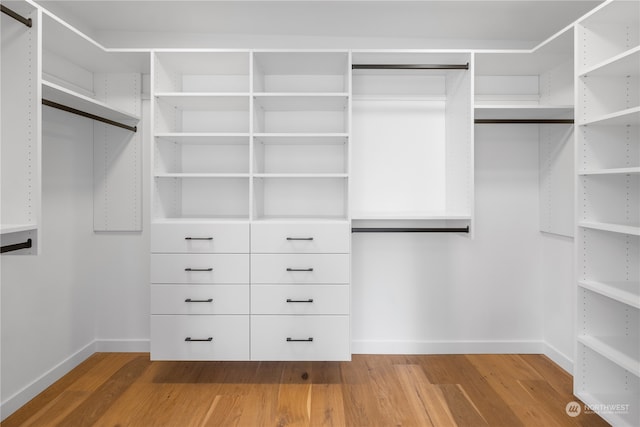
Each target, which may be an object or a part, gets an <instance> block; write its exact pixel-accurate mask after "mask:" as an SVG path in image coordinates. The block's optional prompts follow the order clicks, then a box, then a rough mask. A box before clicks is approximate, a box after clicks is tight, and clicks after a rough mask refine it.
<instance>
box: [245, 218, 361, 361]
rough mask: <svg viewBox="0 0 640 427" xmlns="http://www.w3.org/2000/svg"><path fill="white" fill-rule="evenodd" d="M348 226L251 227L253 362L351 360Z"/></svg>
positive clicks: (269, 225) (293, 224) (268, 224)
mask: <svg viewBox="0 0 640 427" xmlns="http://www.w3.org/2000/svg"><path fill="white" fill-rule="evenodd" d="M350 235H351V233H350V228H349V224H348V223H346V222H345V223H335V222H333V223H329V222H327V223H320V222H308V223H307V222H299V223H298V222H296V223H290V222H289V223H254V224H252V227H251V359H252V360H349V359H350V357H351V351H350V324H349V312H350V302H349V300H350V290H349V281H350V267H349V251H350Z"/></svg>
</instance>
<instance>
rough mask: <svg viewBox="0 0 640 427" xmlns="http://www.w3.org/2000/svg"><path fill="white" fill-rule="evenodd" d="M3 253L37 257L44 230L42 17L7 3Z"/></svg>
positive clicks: (20, 4)
mask: <svg viewBox="0 0 640 427" xmlns="http://www.w3.org/2000/svg"><path fill="white" fill-rule="evenodd" d="M0 16H1V19H2V23H1V24H0V28H1V29H2V47H1V52H0V54H1V55H2V61H1V63H2V72H1V75H2V83H1V85H2V100H1V101H2V106H1V108H0V111H1V112H2V137H1V141H2V146H1V158H2V167H1V169H0V170H1V171H2V176H1V177H0V181H1V182H2V189H1V190H0V194H1V195H2V199H1V201H0V206H1V212H0V218H1V220H2V223H1V224H0V241H1V244H2V253H7V254H9V253H10V254H37V252H38V234H39V230H40V153H41V148H40V145H41V137H40V127H41V118H40V113H41V109H40V87H39V78H40V50H39V49H40V48H39V46H40V42H39V40H40V38H41V36H40V28H41V27H40V13H39V11H38V10H37V9H36V8H34V7H33V6H32V5H30V4H29V3H26V2H23V1H3V2H2V14H0Z"/></svg>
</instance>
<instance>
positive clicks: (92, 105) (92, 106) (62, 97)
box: [42, 80, 140, 126]
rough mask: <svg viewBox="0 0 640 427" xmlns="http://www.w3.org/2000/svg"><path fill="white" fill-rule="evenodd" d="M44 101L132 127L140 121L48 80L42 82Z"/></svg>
mask: <svg viewBox="0 0 640 427" xmlns="http://www.w3.org/2000/svg"><path fill="white" fill-rule="evenodd" d="M42 99H46V100H49V101H53V102H56V103H58V104H62V105H65V106H67V107H71V108H75V109H77V110H80V111H84V112H86V113H89V114H93V115H96V116H100V117H104V118H105V119H109V120H113V121H116V122H120V123H124V124H126V125H130V126H135V125H136V124H137V123H138V122H139V121H140V117H138V116H137V115H135V114H131V113H128V112H126V111H123V110H119V109H117V108H113V107H111V106H109V105H107V104H105V103H104V102H100V101H96V100H95V99H92V98H89V97H88V96H85V95H82V94H79V93H77V92H74V91H72V90H69V89H67V88H64V87H62V86H60V85H57V84H55V83H51V82H48V81H46V80H42Z"/></svg>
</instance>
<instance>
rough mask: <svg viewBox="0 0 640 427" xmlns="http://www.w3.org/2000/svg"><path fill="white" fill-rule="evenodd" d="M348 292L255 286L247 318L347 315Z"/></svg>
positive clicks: (339, 288)
mask: <svg viewBox="0 0 640 427" xmlns="http://www.w3.org/2000/svg"><path fill="white" fill-rule="evenodd" d="M349 292H350V291H349V285H324V284H323V285H299V284H295V285H256V286H253V287H252V288H251V314H252V315H256V314H282V315H287V314H288V315H291V314H306V315H308V314H323V315H326V314H343V315H348V314H349V311H350V302H349Z"/></svg>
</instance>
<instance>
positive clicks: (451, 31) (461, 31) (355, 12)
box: [38, 0, 602, 48]
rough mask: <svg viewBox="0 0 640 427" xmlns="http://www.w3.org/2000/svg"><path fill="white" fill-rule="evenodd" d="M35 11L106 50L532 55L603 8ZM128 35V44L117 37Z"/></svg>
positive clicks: (152, 2)
mask: <svg viewBox="0 0 640 427" xmlns="http://www.w3.org/2000/svg"><path fill="white" fill-rule="evenodd" d="M38 3H40V4H42V5H43V6H44V7H45V8H47V9H49V10H50V11H51V12H53V13H55V14H56V15H58V16H60V17H61V18H63V19H65V20H67V21H68V22H69V23H71V24H72V25H74V26H76V27H77V28H79V29H81V30H82V31H84V32H86V33H87V34H89V35H91V36H92V37H94V38H95V39H96V40H98V41H100V42H102V43H104V44H105V45H107V47H133V46H113V44H114V43H115V44H123V43H124V44H126V43H129V44H131V45H135V44H136V43H135V42H134V41H133V40H135V39H136V34H137V35H142V34H146V35H147V38H146V39H145V40H147V43H148V40H153V39H150V38H149V37H148V35H149V34H155V35H164V36H165V37H167V35H169V34H170V35H171V36H172V37H179V36H180V35H181V34H191V35H194V34H200V35H203V34H206V35H208V36H216V35H217V36H224V37H228V36H229V35H242V36H253V37H256V36H266V37H273V36H281V37H291V36H294V37H295V36H300V37H333V38H336V37H343V38H378V39H380V38H393V39H421V40H466V41H469V40H476V41H477V40H482V41H489V43H488V45H491V42H494V44H495V45H496V47H504V43H505V42H508V43H511V45H513V47H533V46H535V45H536V44H538V43H539V42H541V41H543V40H545V39H546V38H548V37H550V36H552V35H553V34H555V33H556V32H558V31H560V30H561V29H563V28H564V27H566V26H567V25H569V24H571V23H572V22H573V21H575V20H576V19H577V18H579V17H580V16H582V15H583V14H584V13H586V12H587V11H589V10H591V9H592V8H593V7H595V6H597V5H598V4H599V3H602V0H557V1H554V0H538V1H528V0H501V1H478V0H476V1H463V0H449V1H429V0H414V1H391V0H386V1H380V0H378V1H371V0H360V1H357V0H356V1H354V0H344V1H331V0H324V1H320V0H289V1H272V0H253V1H244V0H236V1H206V0H200V1H175V0H173V1H172V0H159V1H158V0H142V1H140V0H138V1H118V0H112V1H100V0H87V1H82V0H40V1H38ZM125 33H127V34H128V36H127V37H120V38H118V37H117V35H118V34H125ZM114 40H119V41H116V42H114ZM139 43H144V42H139ZM486 44H487V43H485V45H486ZM137 47H154V46H137ZM155 47H157V46H155ZM469 47H474V48H475V47H477V46H469Z"/></svg>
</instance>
